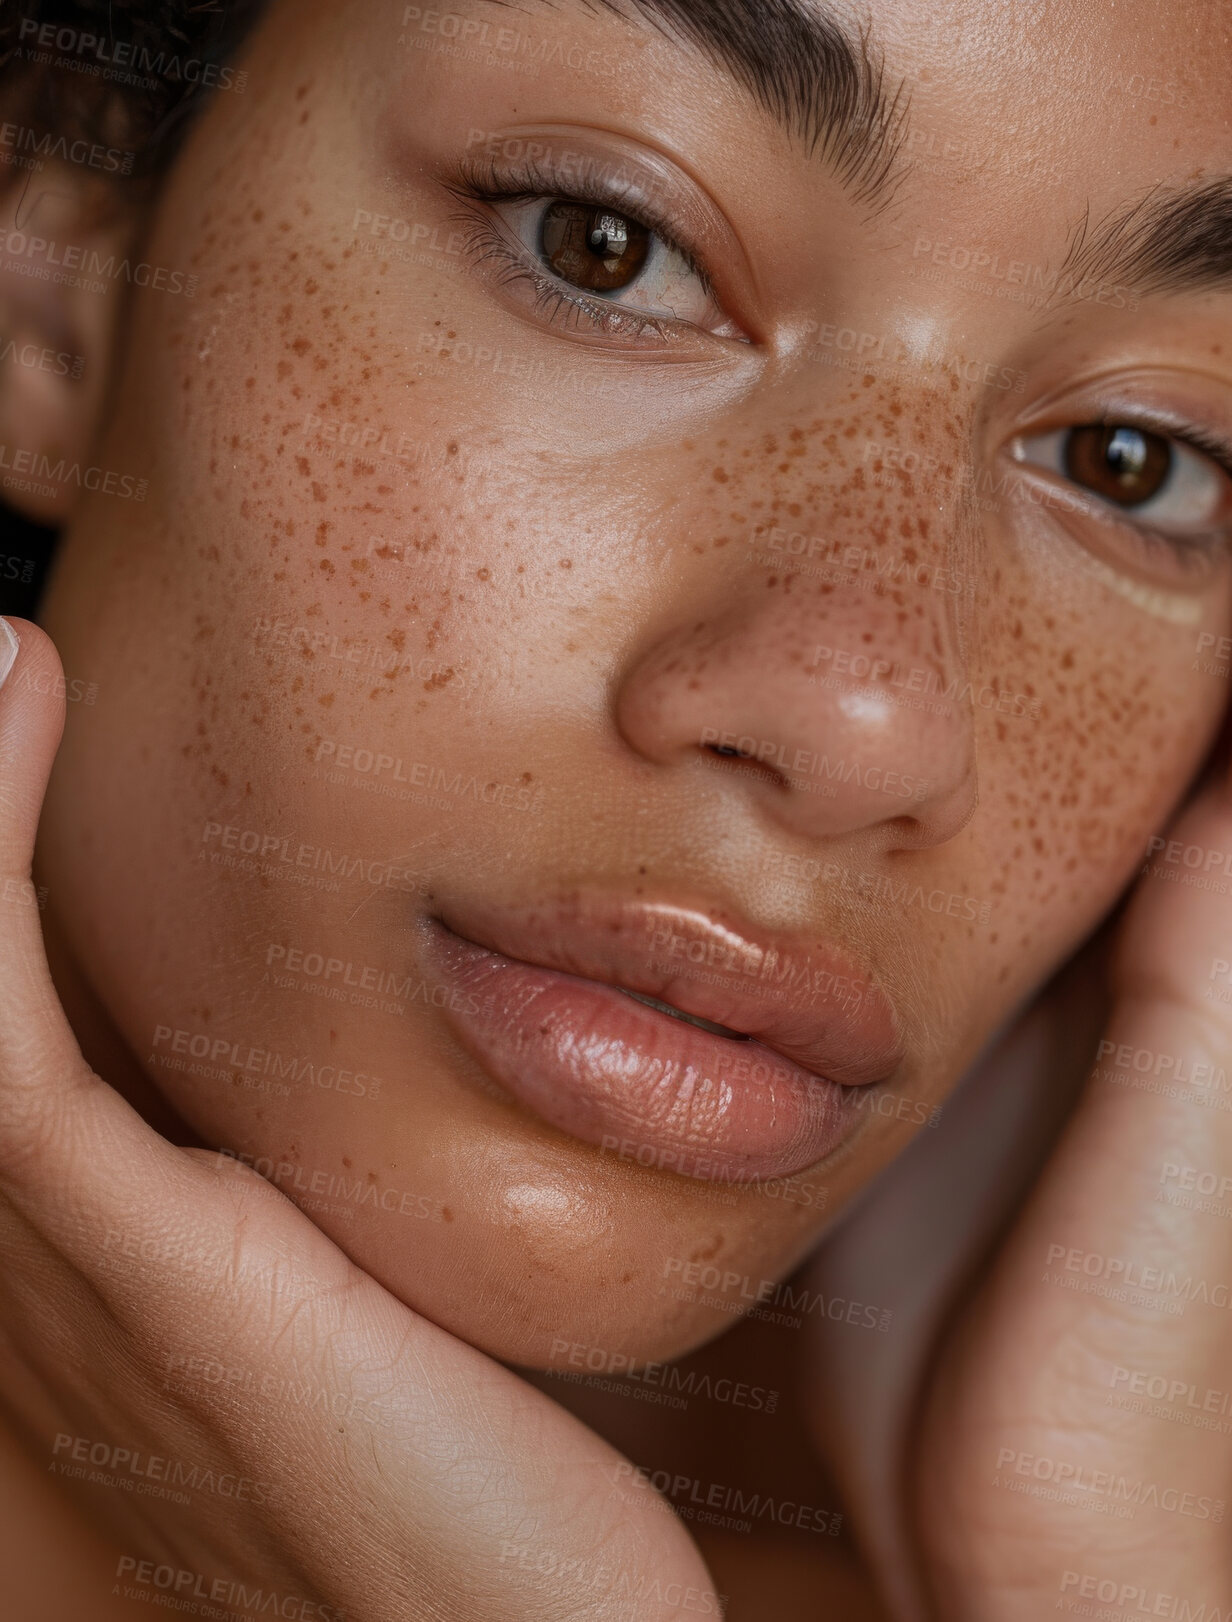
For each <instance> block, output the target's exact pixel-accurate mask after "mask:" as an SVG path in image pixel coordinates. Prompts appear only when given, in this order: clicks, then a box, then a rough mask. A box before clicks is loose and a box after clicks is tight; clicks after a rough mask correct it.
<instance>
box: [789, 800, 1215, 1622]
mask: <svg viewBox="0 0 1232 1622" xmlns="http://www.w3.org/2000/svg"><path fill="white" fill-rule="evenodd" d="M1172 837H1174V838H1176V839H1177V840H1179V841H1180V842H1181V845H1182V846H1183V847H1185V848H1189V847H1194V848H1197V849H1199V850H1201V851H1208V850H1210V851H1227V850H1232V800H1230V798H1229V791H1228V788H1227V787H1226V786H1225V785H1223V784H1216V785H1214V786H1211V787H1208V788H1206V789H1204V790H1203V791H1202V792H1201V793H1200V795H1199V796H1198V797H1197V798H1196V799H1195V801H1194V802H1193V803H1192V804H1191V805H1190V806H1189V807H1187V808H1186V810H1185V812H1184V813H1183V815H1182V817H1181V819H1180V821H1179V823H1178V825H1177V826H1176V827H1175V828H1174V829H1173V830H1172ZM1200 860H1201V858H1200ZM1181 871H1188V870H1187V869H1184V868H1182V869H1181ZM1105 957H1107V958H1108V961H1107V963H1106V964H1104V963H1103V962H1102V959H1104V958H1105ZM1229 960H1232V897H1225V896H1223V895H1220V894H1219V893H1218V891H1216V890H1203V889H1199V888H1195V887H1188V886H1183V885H1181V884H1171V883H1165V882H1161V881H1160V880H1159V879H1158V878H1152V877H1146V878H1144V879H1142V880H1141V882H1140V884H1139V886H1138V888H1137V890H1136V892H1135V894H1134V896H1133V898H1132V900H1131V903H1130V906H1129V908H1128V911H1127V913H1126V915H1125V917H1124V919H1123V921H1122V922H1121V923H1120V924H1119V925H1118V927H1117V932H1116V937H1115V941H1114V943H1113V945H1112V950H1111V953H1110V954H1109V953H1105V952H1104V951H1103V950H1102V949H1100V948H1099V947H1097V948H1096V949H1095V950H1094V951H1090V952H1087V953H1085V954H1083V956H1082V958H1081V959H1080V960H1079V962H1078V963H1077V964H1076V965H1075V967H1074V969H1073V970H1072V971H1071V972H1070V973H1068V974H1067V975H1066V976H1064V977H1062V978H1061V979H1060V980H1059V981H1058V982H1057V983H1055V984H1054V985H1053V986H1052V987H1051V988H1049V991H1048V993H1047V995H1046V996H1045V997H1044V998H1042V999H1040V1001H1039V1002H1037V1003H1036V1004H1035V1005H1034V1006H1033V1007H1032V1008H1031V1009H1030V1010H1029V1011H1028V1013H1027V1015H1026V1016H1025V1017H1024V1018H1023V1019H1022V1020H1021V1021H1020V1022H1018V1024H1017V1025H1016V1026H1015V1027H1014V1028H1013V1029H1012V1030H1011V1031H1010V1032H1009V1034H1008V1035H1007V1037H1006V1038H1005V1039H1004V1040H1003V1041H1002V1042H1000V1043H999V1044H997V1046H996V1048H995V1049H994V1051H993V1052H991V1053H990V1054H989V1055H988V1057H987V1058H986V1059H985V1060H983V1061H982V1062H981V1064H980V1065H979V1066H978V1067H977V1070H976V1071H975V1072H973V1073H972V1075H971V1076H969V1077H968V1078H966V1080H965V1081H964V1083H963V1085H962V1087H961V1088H960V1090H959V1092H958V1094H957V1095H956V1097H955V1099H954V1101H953V1103H952V1104H950V1105H947V1108H946V1111H945V1114H944V1116H943V1120H942V1125H941V1128H940V1129H939V1130H938V1131H937V1132H935V1133H922V1134H921V1135H920V1139H919V1140H917V1142H916V1143H914V1144H912V1146H911V1148H910V1149H909V1150H908V1151H907V1153H906V1154H905V1155H904V1156H903V1157H902V1159H901V1162H900V1163H899V1165H898V1166H896V1167H895V1168H893V1169H892V1171H891V1173H890V1174H889V1175H888V1176H887V1177H886V1178H884V1179H883V1180H882V1182H881V1184H879V1185H878V1186H877V1187H876V1188H875V1189H874V1191H873V1193H872V1196H871V1198H870V1199H869V1200H868V1201H867V1202H866V1203H865V1206H864V1208H863V1209H861V1210H860V1211H858V1212H857V1213H855V1214H854V1217H853V1219H852V1220H851V1221H850V1222H849V1223H848V1224H847V1225H846V1226H845V1228H844V1230H843V1231H841V1232H840V1233H839V1234H837V1235H836V1237H835V1241H834V1243H833V1245H831V1246H829V1247H827V1250H826V1251H825V1252H823V1254H822V1255H821V1256H820V1257H819V1259H818V1263H817V1268H816V1274H815V1278H814V1280H813V1282H814V1284H816V1285H819V1286H820V1287H824V1288H827V1289H829V1290H830V1291H832V1292H835V1293H841V1292H842V1291H844V1290H846V1291H847V1293H849V1294H850V1293H851V1292H852V1291H853V1290H854V1291H856V1292H857V1293H860V1292H861V1291H862V1292H863V1299H866V1300H875V1301H876V1302H877V1304H878V1305H881V1306H885V1305H890V1306H891V1307H893V1309H894V1310H895V1322H894V1327H893V1332H892V1333H891V1334H890V1335H887V1336H886V1337H884V1343H883V1344H881V1345H878V1346H874V1347H868V1346H862V1347H856V1346H854V1345H853V1344H851V1342H852V1337H851V1335H850V1333H849V1334H848V1336H847V1338H846V1341H845V1342H844V1341H843V1340H842V1337H841V1336H839V1335H837V1334H834V1333H831V1334H830V1335H829V1337H828V1338H827V1340H826V1342H825V1344H824V1345H823V1346H821V1347H820V1348H819V1347H814V1348H813V1351H814V1354H815V1356H816V1355H817V1354H818V1353H820V1355H821V1357H822V1358H823V1359H824V1362H825V1367H826V1372H827V1374H828V1375H829V1377H830V1379H831V1381H832V1382H835V1383H836V1385H837V1387H838V1389H837V1390H832V1391H831V1393H830V1398H831V1400H830V1401H828V1402H827V1404H826V1407H825V1410H824V1412H821V1411H820V1410H819V1414H818V1428H819V1430H820V1432H821V1433H822V1435H823V1436H824V1438H825V1441H826V1444H827V1449H828V1451H829V1452H830V1453H831V1455H832V1456H833V1457H834V1458H835V1461H836V1465H837V1468H838V1469H839V1471H840V1474H841V1475H842V1477H843V1479H844V1484H845V1487H846V1490H847V1493H848V1498H849V1501H850V1503H851V1507H852V1510H853V1512H854V1514H855V1516H856V1518H857V1520H858V1521H859V1523H860V1525H861V1529H862V1534H863V1540H864V1543H865V1545H866V1548H867V1549H868V1550H869V1552H870V1554H871V1556H872V1558H873V1561H874V1563H875V1564H876V1566H877V1567H878V1568H879V1571H880V1572H881V1573H882V1574H884V1577H885V1587H886V1591H887V1593H888V1595H889V1596H890V1597H891V1600H892V1604H893V1607H894V1614H895V1616H896V1617H901V1618H904V1619H912V1622H914V1619H916V1618H922V1617H934V1616H944V1617H945V1618H947V1622H949V1619H954V1622H967V1619H970V1622H1035V1619H1037V1618H1040V1617H1042V1616H1044V1615H1045V1614H1048V1615H1053V1614H1056V1613H1058V1612H1059V1613H1061V1614H1065V1613H1066V1612H1067V1611H1072V1612H1073V1613H1074V1614H1079V1615H1082V1614H1088V1615H1089V1614H1107V1615H1109V1616H1110V1617H1120V1616H1122V1615H1124V1616H1127V1617H1128V1616H1130V1615H1132V1616H1138V1615H1178V1614H1182V1611H1181V1609H1180V1605H1181V1602H1182V1601H1184V1602H1187V1603H1188V1606H1189V1607H1190V1611H1189V1612H1188V1613H1185V1614H1193V1615H1195V1616H1200V1615H1206V1616H1222V1615H1225V1614H1227V1612H1228V1609H1229V1608H1232V1548H1230V1546H1229V1545H1230V1542H1232V1540H1229V1538H1228V1535H1227V1529H1226V1526H1225V1524H1223V1523H1224V1521H1225V1519H1226V1514H1227V1510H1226V1505H1227V1503H1228V1502H1229V1501H1232V1418H1230V1417H1229V1415H1228V1414H1227V1413H1225V1412H1224V1408H1223V1403H1222V1398H1221V1393H1227V1392H1232V1223H1230V1222H1229V1219H1228V1217H1227V1216H1226V1215H1223V1214H1220V1212H1219V1210H1218V1209H1215V1210H1212V1209H1210V1207H1211V1206H1215V1207H1218V1206H1219V1205H1220V1203H1222V1204H1223V1207H1224V1210H1225V1211H1226V1210H1228V1209H1232V1199H1229V1198H1228V1197H1227V1195H1226V1194H1225V1196H1224V1198H1223V1200H1222V1202H1221V1201H1220V1200H1219V1199H1218V1198H1216V1199H1215V1200H1210V1199H1208V1200H1206V1201H1205V1205H1206V1206H1207V1207H1208V1208H1207V1209H1204V1208H1203V1204H1204V1202H1203V1198H1202V1195H1201V1194H1200V1193H1199V1192H1197V1189H1198V1188H1203V1189H1205V1188H1206V1187H1207V1186H1208V1184H1209V1183H1210V1182H1211V1180H1212V1177H1213V1180H1214V1185H1215V1187H1216V1189H1218V1187H1219V1179H1220V1178H1221V1177H1223V1176H1224V1175H1225V1174H1232V1092H1229V1090H1228V1089H1229V1086H1230V1084H1232V1006H1230V1005H1229V1004H1228V1003H1222V1002H1220V1001H1219V1000H1218V995H1217V993H1218V990H1219V988H1220V987H1221V986H1222V985H1227V984H1228V983H1229V981H1228V979H1227V977H1226V973H1225V972H1224V971H1222V970H1221V969H1220V968H1219V965H1220V964H1221V963H1226V962H1228V961H1229ZM1213 974H1214V978H1212V975H1213ZM1118 1056H1119V1058H1118ZM1092 1059H1094V1060H1095V1061H1096V1062H1095V1063H1094V1065H1092V1063H1091V1060H1092ZM1125 1059H1128V1063H1123V1062H1120V1061H1122V1060H1125ZM1204 1066H1205V1067H1206V1068H1205V1069H1203V1067H1204ZM1139 1067H1144V1068H1139ZM1189 1077H1196V1078H1197V1079H1196V1080H1190V1079H1182V1078H1189ZM1126 1082H1128V1085H1126V1084H1125V1083H1126ZM1075 1092H1076V1093H1077V1095H1078V1096H1077V1103H1076V1106H1074V1107H1072V1112H1070V1113H1069V1114H1068V1119H1066V1120H1065V1121H1064V1125H1063V1127H1062V1128H1061V1130H1060V1131H1059V1135H1058V1124H1059V1121H1060V1119H1061V1118H1062V1117H1064V1116H1065V1115H1066V1113H1067V1111H1070V1110H1071V1099H1072V1097H1073V1095H1074V1093H1075ZM1049 1149H1051V1153H1050V1154H1048V1156H1047V1159H1046V1163H1045V1164H1044V1165H1043V1167H1042V1170H1039V1166H1040V1161H1041V1159H1042V1158H1043V1155H1044V1154H1045V1153H1046V1152H1047V1150H1049ZM1199 1178H1200V1179H1201V1182H1200V1183H1199V1181H1198V1179H1199ZM1032 1183H1033V1186H1030V1185H1031V1184H1032ZM1186 1183H1188V1184H1189V1185H1190V1186H1191V1187H1193V1188H1194V1192H1192V1193H1190V1194H1184V1192H1183V1191H1184V1188H1185V1185H1186ZM1228 1187H1229V1188H1232V1183H1230V1184H1229V1185H1228ZM1024 1189H1029V1191H1028V1192H1027V1193H1026V1197H1025V1200H1024ZM1174 1193H1181V1194H1182V1198H1183V1200H1184V1201H1185V1203H1181V1204H1173V1203H1171V1202H1170V1200H1169V1195H1170V1194H1174ZM1014 1208H1017V1211H1016V1215H1014V1216H1013V1219H1012V1225H1011V1226H1010V1229H1009V1232H1008V1235H1007V1236H1006V1237H1005V1238H1004V1241H1003V1242H1002V1243H1000V1244H999V1246H997V1248H996V1249H995V1252H994V1254H993V1255H992V1256H991V1258H988V1257H984V1258H983V1260H984V1263H985V1265H984V1267H983V1270H982V1272H981V1274H980V1275H979V1277H978V1279H977V1281H976V1284H975V1288H974V1290H973V1292H971V1293H969V1294H968V1297H967V1299H966V1300H965V1301H964V1302H963V1303H962V1310H961V1312H960V1313H959V1314H958V1315H957V1317H956V1319H955V1320H954V1321H953V1322H952V1323H951V1324H950V1325H949V1327H948V1330H947V1329H946V1328H945V1326H944V1324H943V1319H944V1317H945V1315H946V1311H947V1309H949V1308H952V1307H953V1304H954V1298H955V1291H956V1289H957V1288H959V1287H960V1286H961V1285H962V1283H963V1282H964V1279H965V1278H967V1277H969V1274H970V1269H971V1266H972V1264H973V1263H974V1262H978V1261H979V1260H980V1259H981V1257H980V1252H981V1249H983V1250H985V1251H986V1250H987V1247H988V1243H989V1236H990V1233H991V1234H992V1235H993V1236H995V1235H996V1231H997V1229H998V1227H999V1226H1001V1225H1002V1224H1003V1223H1004V1221H1005V1220H1006V1218H1007V1217H1008V1216H1009V1215H1010V1213H1011V1212H1012V1211H1013V1210H1014ZM864 1338H865V1339H866V1340H867V1338H868V1337H864ZM815 1372H816V1370H814V1373H815ZM1161 1393H1162V1396H1161ZM1169 1393H1171V1400H1169ZM840 1404H841V1405H842V1407H841V1409H840V1406H839V1405H840ZM1228 1407H1229V1409H1232V1401H1229V1403H1228ZM843 1413H845V1414H846V1415H848V1416H850V1418H849V1419H848V1421H847V1422H846V1423H844V1420H843V1418H842V1417H841V1415H842V1414H843ZM1217 1427H1221V1428H1217ZM1174 1601H1175V1604H1176V1607H1177V1608H1176V1609H1172V1610H1170V1609H1168V1606H1169V1605H1171V1604H1172V1603H1173V1602H1174ZM1203 1605H1205V1606H1206V1610H1205V1611H1203V1609H1202V1607H1203ZM1083 1606H1086V1607H1089V1609H1087V1610H1083V1609H1082V1607H1083ZM1157 1606H1158V1609H1155V1607H1157Z"/></svg>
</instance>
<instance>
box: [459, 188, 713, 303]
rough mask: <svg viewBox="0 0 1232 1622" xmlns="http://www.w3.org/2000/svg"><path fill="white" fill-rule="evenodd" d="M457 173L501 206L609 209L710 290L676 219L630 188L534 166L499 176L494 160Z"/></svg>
mask: <svg viewBox="0 0 1232 1622" xmlns="http://www.w3.org/2000/svg"><path fill="white" fill-rule="evenodd" d="M459 172H460V173H461V175H462V178H463V183H464V185H465V188H466V194H467V196H469V197H473V198H483V199H485V200H489V201H491V200H499V201H501V202H505V203H513V202H531V201H533V200H536V199H539V198H542V199H544V200H545V201H547V200H549V199H551V198H557V197H559V198H564V199H567V200H568V201H570V202H576V203H593V204H594V205H595V206H596V207H606V208H610V209H611V210H612V212H613V213H620V214H624V215H627V216H628V218H630V219H633V220H636V221H637V222H638V224H639V225H644V226H646V228H647V229H648V230H651V231H653V232H654V233H655V235H656V236H657V237H659V238H660V239H661V240H662V241H663V242H665V243H666V244H667V246H668V247H670V248H675V249H676V251H677V252H678V253H680V254H681V255H682V256H683V257H684V259H685V261H686V262H687V264H688V266H689V268H690V270H692V271H693V272H694V273H695V275H697V276H699V277H700V278H701V279H702V281H703V282H704V283H705V285H706V288H707V290H708V291H711V290H712V288H711V279H710V274H709V272H708V271H707V270H706V268H705V266H704V265H703V264H701V262H700V261H699V259H698V251H699V250H698V249H697V247H696V246H695V245H694V244H692V243H691V242H689V241H688V240H687V233H686V232H683V231H681V229H680V226H679V222H678V220H676V219H674V218H672V216H671V215H670V214H669V213H668V211H667V210H666V209H663V208H660V207H659V206H658V205H657V204H655V203H653V202H651V201H650V200H648V199H647V198H646V197H645V196H644V195H639V193H638V192H637V191H636V190H635V189H633V188H630V189H629V190H628V191H627V192H626V191H619V190H616V189H615V188H605V187H603V186H600V185H597V184H593V183H587V182H586V181H584V180H577V179H573V180H571V181H566V179H565V178H564V177H563V176H560V177H556V176H554V175H552V174H551V173H550V172H544V171H541V170H540V169H539V167H538V165H537V164H534V165H527V166H525V167H521V166H519V167H511V168H510V169H509V170H507V171H505V172H504V174H502V173H501V172H500V170H499V168H498V166H497V164H496V162H495V160H493V161H492V162H491V163H490V164H487V165H484V167H483V168H482V169H480V168H477V167H475V166H473V165H471V164H470V163H469V162H464V163H463V164H462V165H461V166H460V171H459Z"/></svg>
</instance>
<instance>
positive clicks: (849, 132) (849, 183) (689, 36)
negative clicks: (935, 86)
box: [545, 0, 907, 206]
mask: <svg viewBox="0 0 1232 1622" xmlns="http://www.w3.org/2000/svg"><path fill="white" fill-rule="evenodd" d="M545 3H547V4H554V3H555V0H545ZM576 3H578V4H581V5H582V6H583V7H584V8H585V9H587V10H589V11H592V12H593V11H595V10H603V11H608V12H612V13H614V14H615V15H616V16H619V17H623V18H625V19H626V20H628V21H639V20H640V21H643V22H646V23H649V24H650V26H651V27H653V28H655V29H656V30H657V31H658V32H659V33H661V34H663V35H664V36H665V37H667V38H669V39H676V40H678V41H681V42H684V43H687V44H691V45H693V46H695V47H696V48H697V49H698V50H700V51H701V52H702V53H703V54H704V55H705V56H707V57H709V58H710V60H711V61H712V62H714V63H716V64H717V65H718V66H720V67H722V68H724V69H726V71H727V72H728V73H729V74H730V75H731V76H732V78H734V79H735V80H736V82H737V83H738V84H740V85H742V86H743V87H744V88H745V89H746V90H747V91H749V93H750V94H751V95H752V96H753V98H754V100H755V101H757V103H758V104H759V105H760V106H761V107H762V108H764V109H765V111H766V112H768V113H769V114H770V116H771V117H772V118H773V119H774V120H775V121H776V123H778V124H779V125H780V126H781V127H782V128H783V129H785V130H786V131H787V133H788V134H789V135H790V136H792V137H793V138H794V139H796V140H798V141H800V142H801V143H802V144H803V146H804V148H805V150H806V152H808V153H809V154H810V155H817V156H818V157H820V158H821V159H822V160H823V161H824V162H826V163H828V164H829V165H830V167H831V168H832V169H833V170H834V172H835V174H836V175H837V176H838V178H839V180H840V181H841V182H842V183H843V185H844V186H845V187H846V188H847V190H848V191H849V192H850V193H851V195H852V196H853V198H855V200H856V201H857V202H861V203H865V204H874V203H876V204H880V205H882V206H884V205H885V204H886V203H887V202H888V201H889V195H890V192H891V190H892V183H893V182H894V181H895V180H896V179H897V178H898V177H899V174H900V170H899V165H898V159H899V153H900V150H901V147H902V144H903V140H904V137H905V134H906V130H905V127H904V126H905V122H906V115H907V95H906V92H905V88H904V85H903V84H902V83H901V82H900V83H899V84H898V86H897V87H896V88H895V89H894V91H893V93H892V94H890V93H889V92H888V91H887V88H886V82H885V70H884V65H883V62H882V59H881V57H880V55H879V53H877V52H876V51H875V50H874V48H873V43H872V39H871V36H870V32H869V30H868V29H867V28H862V29H861V30H859V31H858V32H852V31H850V30H848V29H847V28H845V27H844V26H843V25H842V24H841V23H840V22H839V21H838V19H837V18H836V17H834V15H833V14H832V13H831V12H830V11H829V10H827V9H826V8H825V7H824V6H822V5H818V4H813V3H810V0H576Z"/></svg>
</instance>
